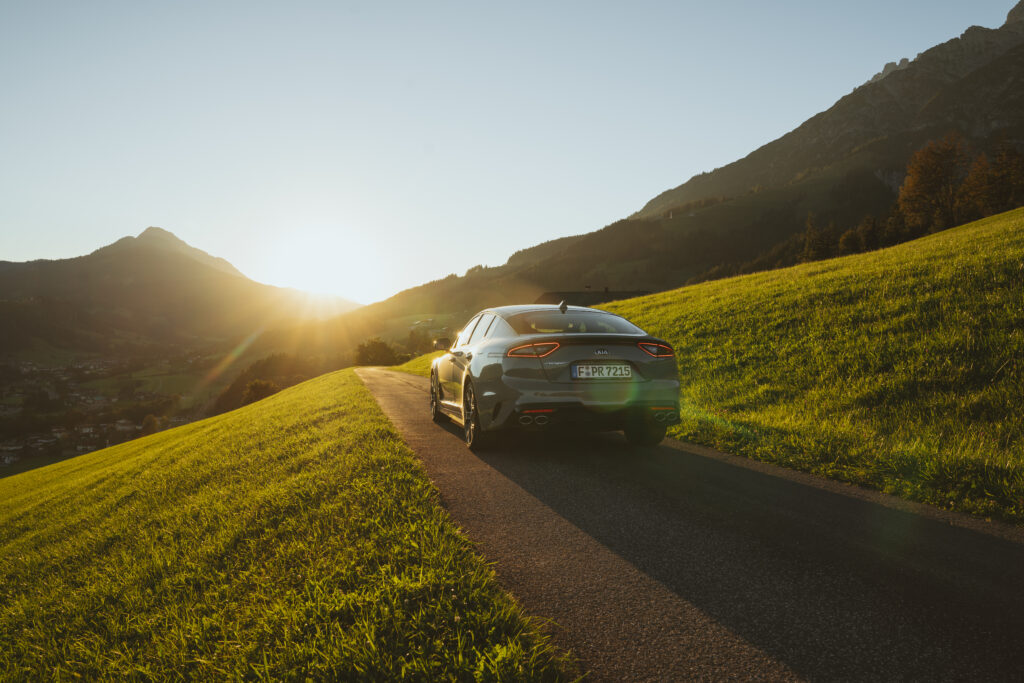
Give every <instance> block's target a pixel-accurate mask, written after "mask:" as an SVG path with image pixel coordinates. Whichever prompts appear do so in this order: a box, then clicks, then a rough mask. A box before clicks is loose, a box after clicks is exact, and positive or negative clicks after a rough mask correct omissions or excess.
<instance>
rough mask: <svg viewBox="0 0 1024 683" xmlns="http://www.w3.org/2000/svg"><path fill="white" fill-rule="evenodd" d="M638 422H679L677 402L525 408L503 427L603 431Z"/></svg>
mask: <svg viewBox="0 0 1024 683" xmlns="http://www.w3.org/2000/svg"><path fill="white" fill-rule="evenodd" d="M637 422H640V423H653V424H663V425H665V426H669V425H674V424H679V405H678V404H675V403H673V404H663V403H659V404H657V405H637V404H633V405H628V406H623V407H619V408H617V409H615V410H608V409H607V408H602V409H595V408H593V407H588V406H584V405H575V406H572V405H560V406H558V407H555V408H551V407H543V408H536V407H525V408H523V409H522V410H519V411H516V412H514V413H513V414H512V415H511V416H510V419H509V420H507V421H506V424H505V425H504V427H506V428H509V427H518V428H519V429H530V430H544V429H567V430H573V431H607V430H617V429H625V428H626V426H627V425H630V424H636V423H637Z"/></svg>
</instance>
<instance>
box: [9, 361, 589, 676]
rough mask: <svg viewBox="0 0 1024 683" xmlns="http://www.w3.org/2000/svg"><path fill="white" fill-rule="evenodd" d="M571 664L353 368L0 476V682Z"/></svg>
mask: <svg viewBox="0 0 1024 683" xmlns="http://www.w3.org/2000/svg"><path fill="white" fill-rule="evenodd" d="M569 673H571V665H570V664H568V663H567V660H566V658H565V657H564V655H562V654H560V653H559V652H557V651H556V650H554V649H553V648H552V647H551V646H550V645H549V643H548V641H547V639H546V637H545V636H544V635H542V634H541V632H540V630H539V629H538V625H537V624H536V623H534V622H533V621H531V620H530V619H528V618H527V617H525V616H524V615H523V613H522V612H521V610H520V609H519V608H518V607H517V605H516V604H515V603H514V602H513V601H512V599H511V598H510V597H508V596H507V595H506V594H505V593H503V592H502V591H501V589H500V588H499V586H498V585H497V582H496V579H495V577H494V574H493V572H492V571H491V569H490V568H489V567H488V566H487V565H486V564H485V563H484V562H483V560H481V558H480V557H479V556H477V555H476V554H475V553H474V551H473V549H472V547H471V546H470V544H469V543H468V542H467V541H466V540H465V538H463V537H462V536H461V535H460V534H459V533H458V532H457V530H456V529H455V527H454V526H453V524H452V522H451V520H450V519H449V518H448V516H447V514H446V513H445V512H444V511H443V509H442V508H441V507H440V505H439V500H438V494H437V492H436V490H435V489H434V488H433V487H432V486H431V485H430V484H429V482H428V480H427V478H426V476H425V472H424V470H423V468H422V466H421V465H420V464H419V463H418V461H417V460H416V459H415V458H414V456H413V454H412V453H411V451H410V450H409V449H408V448H407V447H406V446H405V445H404V444H403V442H402V441H401V439H400V438H399V436H398V434H397V433H396V432H395V430H394V429H393V428H392V427H391V426H390V424H389V423H388V421H387V419H386V418H385V417H384V415H383V414H382V413H381V411H380V410H379V408H378V407H377V405H376V403H375V402H374V401H373V398H372V397H371V396H370V394H369V393H368V391H367V390H366V389H365V388H364V387H363V386H362V384H361V383H360V382H359V381H358V379H357V378H356V377H355V376H354V374H353V373H352V372H351V371H341V372H337V373H332V374H329V375H325V376H323V377H320V378H317V379H314V380H311V381H309V382H306V383H304V384H301V385H298V386H296V387H293V388H291V389H287V390H285V391H282V392H280V393H279V394H276V395H275V396H272V397H270V398H268V399H266V400H264V401H260V402H258V403H255V404H253V405H251V406H247V407H245V408H243V409H240V410H237V411H234V412H231V413H227V414H225V415H221V416H218V417H215V418H211V419H208V420H204V421H202V422H197V423H194V424H191V425H186V426H184V427H180V428H178V429H174V430H170V431H167V432H161V433H159V434H155V435H153V436H151V437H147V438H144V439H139V440H136V441H132V442H129V443H126V444H122V445H120V446H116V447H113V448H108V449H105V450H102V451H97V452H95V453H90V454H87V455H83V456H80V457H77V458H73V459H70V460H66V461H63V462H61V463H57V464H54V465H51V466H48V467H44V468H41V469H37V470H33V471H31V472H26V473H23V474H18V475H14V476H11V477H7V478H5V479H2V480H0V680H26V681H34V680H43V679H46V680H52V679H69V678H78V677H84V678H85V679H87V680H93V679H122V678H125V679H136V680H150V679H160V680H165V679H176V680H181V679H204V680H218V681H219V680H225V679H235V678H251V679H273V680H278V679H285V680H307V679H314V680H324V679H345V680H350V679H372V680H397V679H410V680H448V679H459V680H473V679H477V680H519V679H524V678H529V679H540V680H543V679H559V678H565V677H566V675H567V674H569Z"/></svg>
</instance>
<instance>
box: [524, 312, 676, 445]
mask: <svg viewBox="0 0 1024 683" xmlns="http://www.w3.org/2000/svg"><path fill="white" fill-rule="evenodd" d="M582 310H583V311H587V312H588V314H587V315H589V316H607V317H604V318H596V317H594V318H593V319H594V320H597V321H598V322H599V323H600V324H597V325H590V327H591V328H592V329H593V328H595V327H597V328H600V329H602V330H604V331H601V332H589V331H582V330H580V328H581V327H583V325H582V324H580V325H577V327H576V328H575V329H573V328H572V326H571V323H570V322H566V324H565V327H566V328H567V329H565V330H561V331H560V332H561V333H556V334H526V335H520V336H518V337H516V338H515V339H514V341H513V343H511V344H509V347H508V349H507V350H506V359H505V363H504V364H505V366H506V367H507V368H508V371H507V372H506V373H505V382H506V383H507V384H509V385H510V387H511V388H513V389H514V393H515V400H514V403H513V404H512V405H511V408H512V410H510V411H509V412H510V414H509V415H508V418H509V421H513V420H514V422H515V424H518V425H519V426H520V427H525V428H549V427H559V426H560V427H571V428H590V429H606V430H612V429H623V428H625V427H626V426H627V425H629V424H632V423H636V422H637V421H641V422H644V423H653V424H658V425H666V426H667V425H671V424H676V423H678V422H679V377H678V369H677V366H676V359H675V353H674V351H673V349H672V347H671V346H670V345H669V344H668V343H666V342H665V341H663V340H660V339H657V338H655V337H652V336H650V335H647V334H646V333H644V332H643V330H640V329H639V328H637V327H635V326H633V325H632V324H631V323H628V321H625V320H624V319H622V318H619V317H618V316H612V315H611V314H607V313H604V312H600V311H592V309H582ZM556 313H557V310H556ZM574 313H576V317H577V318H578V319H584V316H581V315H580V310H579V309H576V310H575V311H574ZM612 318H614V320H611V319H612ZM587 319H588V320H589V318H587ZM568 320H569V319H567V321H568ZM512 322H513V324H514V325H515V323H516V321H515V320H513V321H512ZM519 322H520V324H519V325H516V326H517V327H518V328H519V330H524V329H528V330H530V331H533V330H534V329H536V328H537V327H541V328H542V329H543V327H544V326H545V325H546V326H547V327H549V328H550V327H554V326H556V325H557V324H558V323H559V322H560V319H558V318H555V319H552V318H551V317H550V316H548V318H546V319H545V320H544V321H543V322H544V323H545V325H532V326H530V327H526V326H525V325H523V324H521V323H522V321H519ZM608 329H614V330H616V331H613V332H611V333H609V332H607V331H606V330H608Z"/></svg>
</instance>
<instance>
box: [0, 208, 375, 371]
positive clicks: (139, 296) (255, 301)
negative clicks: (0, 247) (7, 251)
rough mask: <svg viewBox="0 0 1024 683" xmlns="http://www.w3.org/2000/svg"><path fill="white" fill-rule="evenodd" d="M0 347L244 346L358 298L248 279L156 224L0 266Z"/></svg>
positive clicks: (337, 310) (140, 348)
mask: <svg viewBox="0 0 1024 683" xmlns="http://www.w3.org/2000/svg"><path fill="white" fill-rule="evenodd" d="M0 292H2V296H0V313H2V314H3V315H2V317H3V320H2V322H0V331H2V332H4V334H3V335H2V339H0V351H5V352H16V351H18V350H19V349H22V350H23V349H25V348H29V347H31V346H32V344H33V343H35V342H36V341H44V342H46V343H47V344H49V345H50V346H53V347H57V348H75V349H79V350H88V351H100V352H103V351H117V352H119V353H124V352H129V351H131V350H134V351H146V352H151V351H153V350H155V349H158V348H170V347H174V346H178V345H195V344H204V343H213V344H217V345H219V344H226V343H237V341H238V340H239V339H242V338H245V337H247V336H249V335H251V334H253V333H254V332H256V331H260V330H265V329H267V328H270V327H275V326H279V325H285V326H287V325H289V324H292V323H295V322H299V321H305V320H312V319H321V318H327V317H332V316H334V315H338V314H340V313H343V312H345V311H350V310H353V309H354V308H356V307H358V304H355V303H354V302H349V301H346V300H344V299H341V298H340V297H339V298H337V299H335V300H334V301H330V300H326V299H324V298H322V297H313V296H312V295H309V294H307V293H305V292H300V291H298V290H294V289H286V288H281V287H274V286H272V285H266V284H262V283H259V282H255V281H253V280H250V279H249V278H247V277H245V276H244V275H243V274H242V273H241V272H240V271H238V270H237V269H236V268H234V266H232V265H231V264H230V263H229V262H228V261H226V260H225V259H222V258H219V257H215V256H211V255H210V254H208V253H206V252H205V251H202V250H201V249H197V248H195V247H192V246H191V245H189V244H187V243H186V242H184V241H183V240H181V239H180V238H178V237H177V236H175V235H174V234H173V233H171V232H170V231H167V230H164V229H162V228H154V227H150V228H148V229H146V230H144V231H143V232H142V233H140V234H139V235H138V236H136V237H131V236H129V237H124V238H122V239H119V240H117V241H115V242H113V243H112V244H108V245H106V246H104V247H100V248H99V249H96V250H94V251H93V252H91V253H89V254H86V255H83V256H77V257H73V258H68V259H57V260H36V261H27V262H21V263H17V262H2V263H0Z"/></svg>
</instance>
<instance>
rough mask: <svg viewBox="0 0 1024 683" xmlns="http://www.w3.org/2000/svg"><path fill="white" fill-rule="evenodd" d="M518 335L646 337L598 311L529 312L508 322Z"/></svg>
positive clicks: (630, 324)
mask: <svg viewBox="0 0 1024 683" xmlns="http://www.w3.org/2000/svg"><path fill="white" fill-rule="evenodd" d="M507 320H508V324H509V325H511V326H512V329H514V330H515V331H516V334H567V333H568V334H572V333H576V332H579V333H584V332H603V333H606V334H607V333H612V334H643V333H644V331H643V330H641V329H640V328H639V327H637V326H636V325H634V324H633V323H631V322H629V321H628V320H625V319H624V318H620V317H619V316H617V315H612V314H611V313H599V312H597V311H566V312H565V313H561V312H559V311H528V312H526V313H518V314H516V315H513V316H511V317H509V318H507Z"/></svg>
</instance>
